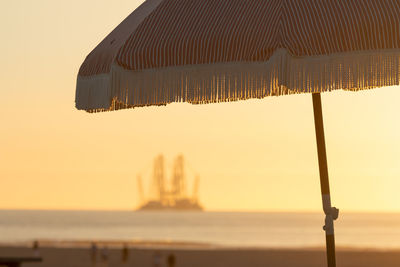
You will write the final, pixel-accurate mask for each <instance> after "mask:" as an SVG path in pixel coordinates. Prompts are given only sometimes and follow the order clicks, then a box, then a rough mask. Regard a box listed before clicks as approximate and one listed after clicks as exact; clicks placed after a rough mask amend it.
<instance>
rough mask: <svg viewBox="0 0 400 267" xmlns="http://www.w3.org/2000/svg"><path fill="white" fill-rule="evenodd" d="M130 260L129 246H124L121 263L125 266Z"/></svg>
mask: <svg viewBox="0 0 400 267" xmlns="http://www.w3.org/2000/svg"><path fill="white" fill-rule="evenodd" d="M128 258H129V249H128V245H127V244H124V247H123V248H122V257H121V261H122V263H123V264H125V263H127V262H128Z"/></svg>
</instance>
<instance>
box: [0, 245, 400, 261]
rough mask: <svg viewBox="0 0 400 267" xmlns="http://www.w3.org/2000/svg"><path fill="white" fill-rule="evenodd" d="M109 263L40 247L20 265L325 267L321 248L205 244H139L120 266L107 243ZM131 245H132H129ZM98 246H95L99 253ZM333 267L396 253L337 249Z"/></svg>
mask: <svg viewBox="0 0 400 267" xmlns="http://www.w3.org/2000/svg"><path fill="white" fill-rule="evenodd" d="M107 246H108V247H109V248H108V255H109V260H108V262H104V261H102V260H101V259H100V251H98V253H97V254H98V255H97V263H96V264H95V265H93V264H92V262H91V257H90V249H89V245H88V244H83V243H82V244H75V245H72V244H66V243H64V244H62V245H60V244H58V245H56V246H50V245H46V244H42V247H41V248H40V255H41V256H42V257H43V260H44V261H43V262H42V263H35V264H24V265H23V266H26V267H30V266H31V267H35V266H36V267H55V266H58V267H91V266H96V267H104V266H113V267H114V266H115V267H119V266H121V267H122V266H132V267H135V266H137V267H153V266H155V265H154V258H155V254H157V253H158V254H159V255H160V256H161V263H162V264H161V266H165V267H167V266H168V265H167V263H166V262H167V257H168V256H169V255H170V254H174V255H175V257H176V261H177V263H176V267H205V266H207V267H222V266H224V267H225V266H229V267H247V266H249V267H261V266H262V267H266V266H268V267H283V266H285V267H287V266H293V267H296V266H298V267H306V266H307V267H314V266H315V267H317V266H318V267H321V266H326V261H325V252H324V251H323V249H248V248H246V249H240V248H223V247H212V246H208V245H204V246H201V245H198V246H196V245H194V246H186V245H183V244H178V245H177V244H175V245H163V244H157V245H152V244H142V245H134V246H135V247H130V248H129V258H128V262H127V263H122V250H121V247H120V246H118V244H116V243H115V244H107ZM130 246H133V245H130ZM101 247H102V245H99V250H100V248H101ZM1 256H3V257H4V256H33V251H32V249H30V248H28V247H26V246H25V247H24V246H21V245H18V246H17V245H14V246H5V245H2V246H0V257H1ZM337 265H338V266H339V267H369V266H371V267H376V266H379V267H380V266H382V267H392V266H393V267H395V266H396V267H398V266H400V251H378V250H356V249H343V248H341V249H338V251H337ZM161 266H160V267H161Z"/></svg>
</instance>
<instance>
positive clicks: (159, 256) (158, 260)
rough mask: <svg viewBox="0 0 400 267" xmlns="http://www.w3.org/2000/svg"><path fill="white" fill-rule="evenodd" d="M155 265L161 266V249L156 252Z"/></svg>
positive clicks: (156, 266)
mask: <svg viewBox="0 0 400 267" xmlns="http://www.w3.org/2000/svg"><path fill="white" fill-rule="evenodd" d="M153 260H154V265H153V266H154V267H161V253H160V252H159V251H156V253H154V257H153Z"/></svg>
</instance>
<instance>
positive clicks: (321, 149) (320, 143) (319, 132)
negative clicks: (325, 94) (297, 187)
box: [312, 93, 339, 267]
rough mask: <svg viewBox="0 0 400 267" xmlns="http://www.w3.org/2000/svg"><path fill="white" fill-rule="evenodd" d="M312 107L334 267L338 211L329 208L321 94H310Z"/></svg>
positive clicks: (332, 266) (330, 258)
mask: <svg viewBox="0 0 400 267" xmlns="http://www.w3.org/2000/svg"><path fill="white" fill-rule="evenodd" d="M312 98H313V107H314V122H315V133H316V136H317V149H318V163H319V175H320V181H321V193H322V203H323V208H324V213H325V226H324V230H325V235H326V253H327V260H328V267H336V257H335V232H334V227H333V221H334V220H336V219H337V218H338V215H339V210H338V209H336V208H335V207H332V206H331V195H330V190H329V176H328V164H327V160H326V148H325V134H324V122H323V118H322V105H321V94H320V93H314V94H312Z"/></svg>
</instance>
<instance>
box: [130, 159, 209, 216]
mask: <svg viewBox="0 0 400 267" xmlns="http://www.w3.org/2000/svg"><path fill="white" fill-rule="evenodd" d="M164 165H165V164H164V156H163V155H159V156H157V157H156V158H155V159H154V164H153V178H152V184H151V189H152V190H151V191H152V193H153V194H152V196H153V198H151V199H150V200H145V196H144V191H143V183H142V179H141V176H138V178H137V179H138V189H139V197H140V202H141V204H140V207H139V209H138V210H139V211H148V210H153V211H156V210H180V211H185V210H186V211H202V210H203V208H202V206H201V205H200V204H199V200H198V190H199V182H200V178H199V176H196V178H195V180H194V183H193V193H192V196H190V197H189V196H188V194H187V181H186V175H185V168H184V157H183V155H179V156H177V157H176V158H175V161H174V165H173V170H172V177H171V179H170V182H169V183H167V180H166V175H165V168H164Z"/></svg>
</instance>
